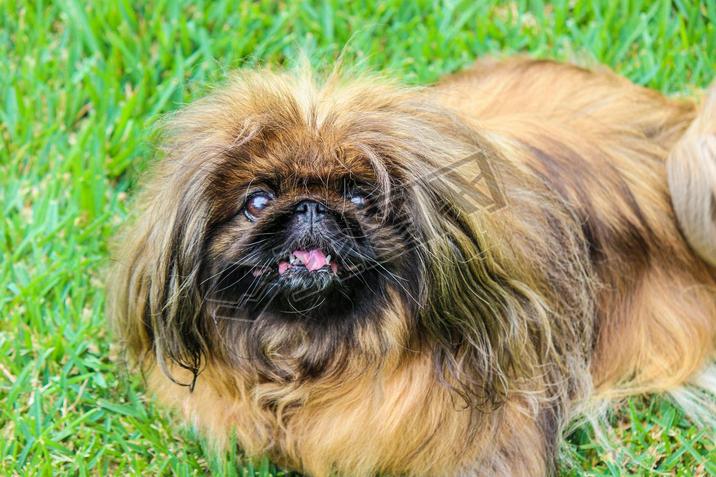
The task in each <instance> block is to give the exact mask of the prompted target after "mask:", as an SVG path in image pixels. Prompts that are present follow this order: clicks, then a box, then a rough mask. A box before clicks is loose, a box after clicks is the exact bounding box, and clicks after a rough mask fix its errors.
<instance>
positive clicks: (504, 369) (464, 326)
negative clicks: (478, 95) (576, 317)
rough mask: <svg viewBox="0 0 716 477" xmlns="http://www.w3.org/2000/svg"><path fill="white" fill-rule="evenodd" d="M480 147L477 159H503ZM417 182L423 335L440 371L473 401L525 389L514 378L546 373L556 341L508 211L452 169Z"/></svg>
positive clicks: (494, 402) (487, 401) (479, 403)
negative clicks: (476, 193) (472, 194)
mask: <svg viewBox="0 0 716 477" xmlns="http://www.w3.org/2000/svg"><path fill="white" fill-rule="evenodd" d="M477 154H479V155H481V156H480V157H479V158H478V157H476V158H473V159H478V160H480V161H494V160H499V156H495V157H491V154H494V151H489V150H488V149H486V148H484V147H482V148H481V149H480V150H478V152H477ZM458 159H459V158H458ZM443 163H449V162H447V161H443ZM453 163H455V160H453ZM425 177H427V178H429V180H426V179H424V178H425ZM413 184H414V186H413V188H412V193H413V194H414V198H413V200H412V201H410V202H413V204H414V205H413V207H414V210H413V211H411V215H412V217H414V218H415V228H416V230H417V234H418V237H419V240H418V242H419V243H418V245H417V249H416V253H417V254H418V260H417V263H419V264H420V266H421V267H422V270H421V275H422V282H423V283H424V287H425V288H424V292H423V293H422V294H421V295H422V296H423V300H424V304H423V307H422V311H421V314H420V317H419V328H420V330H421V332H422V333H423V336H424V340H423V341H424V342H425V343H428V344H429V345H430V346H432V347H433V349H432V352H433V355H434V359H435V365H436V368H437V372H438V373H439V375H440V376H442V378H443V379H444V381H445V383H447V384H448V385H450V386H452V387H453V389H454V390H455V391H456V392H457V393H458V394H459V395H460V396H461V398H462V399H463V400H464V401H465V402H466V403H467V405H468V406H470V407H478V408H482V407H485V408H491V407H494V406H498V405H499V404H500V403H501V402H503V401H504V400H505V399H506V397H507V395H508V393H510V392H514V391H519V389H516V386H519V385H516V384H515V383H519V382H527V381H528V380H529V379H530V378H531V377H533V376H535V373H540V372H541V371H537V369H538V368H540V363H541V362H542V360H543V358H544V356H546V354H547V352H548V351H547V349H548V348H549V347H551V338H550V333H551V330H550V324H549V315H550V310H548V309H547V305H546V303H549V300H548V299H545V298H546V297H544V296H543V295H542V294H541V290H540V286H538V285H536V281H535V278H534V276H530V274H529V272H528V271H527V270H526V269H527V268H532V267H533V265H532V264H530V265H527V263H525V268H524V269H522V270H520V263H519V260H521V259H522V258H521V257H520V256H519V254H515V253H514V251H513V250H509V247H510V245H509V244H508V243H506V242H507V241H506V240H505V239H506V235H504V234H505V232H506V231H507V228H508V227H509V225H506V224H505V223H502V224H500V222H505V221H508V220H509V219H508V217H509V216H510V212H509V211H508V210H505V211H502V212H499V211H498V212H494V208H491V206H490V204H489V203H483V204H482V205H484V207H483V206H482V205H480V204H476V202H475V200H474V198H473V199H470V198H466V197H465V196H464V195H461V194H460V193H459V192H457V191H460V190H462V191H465V190H470V188H473V189H474V188H475V187H476V184H475V182H474V180H473V177H465V176H464V175H461V174H459V173H457V172H456V171H451V170H447V171H443V172H442V173H440V174H433V173H428V174H423V178H420V177H419V178H416V179H414V181H413ZM479 199H480V197H477V200H479ZM515 232H516V233H520V231H519V230H515ZM507 233H508V234H509V231H507ZM522 260H523V259H522ZM545 288H546V285H545ZM521 378H522V379H521ZM508 386H511V388H508ZM523 390H524V389H523Z"/></svg>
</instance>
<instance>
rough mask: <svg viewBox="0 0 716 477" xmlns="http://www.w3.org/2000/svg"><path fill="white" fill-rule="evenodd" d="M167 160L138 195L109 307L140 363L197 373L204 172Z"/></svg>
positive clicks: (121, 336) (126, 344)
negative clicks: (169, 365)
mask: <svg viewBox="0 0 716 477" xmlns="http://www.w3.org/2000/svg"><path fill="white" fill-rule="evenodd" d="M162 166H164V167H163V168H162V169H163V170H161V171H160V173H159V174H158V175H155V179H154V180H153V181H151V182H150V184H149V185H148V187H147V189H146V191H145V192H144V193H143V195H142V196H141V197H140V199H139V207H140V208H141V209H142V210H141V212H140V217H139V219H138V221H137V222H136V223H135V224H133V226H131V227H130V228H129V229H128V230H127V233H126V234H125V235H124V237H123V239H122V241H121V242H120V243H119V252H118V254H117V263H116V264H115V266H114V269H113V273H112V274H111V280H110V283H109V307H110V308H109V313H110V319H111V323H112V327H113V329H114V332H115V335H116V336H117V337H118V338H119V340H120V342H121V343H122V344H123V346H122V349H125V350H127V351H128V352H129V354H130V357H131V358H132V359H133V360H134V361H135V362H136V363H138V364H140V365H145V364H149V363H151V362H153V361H154V360H156V362H157V363H159V365H160V366H162V368H163V369H164V371H167V366H166V365H167V362H168V361H171V362H172V363H173V364H176V365H178V366H180V367H182V368H185V369H188V370H190V371H191V372H192V373H193V374H194V375H195V376H196V374H197V373H198V370H199V366H200V361H201V358H202V355H203V354H204V352H205V350H206V345H205V341H204V338H205V337H206V336H207V335H206V333H207V330H206V329H205V326H206V323H205V322H204V321H203V320H202V302H201V294H200V291H199V287H200V284H199V280H200V278H199V274H200V260H201V257H202V254H203V250H202V247H203V243H204V237H205V234H206V229H207V217H208V210H205V208H206V205H205V204H206V203H207V201H206V200H202V199H201V195H202V189H204V187H203V186H202V183H203V181H204V178H203V177H202V174H201V173H200V172H198V171H194V172H192V171H190V170H187V171H186V173H184V174H181V173H180V174H177V173H176V172H177V171H176V170H170V171H168V170H167V169H170V168H171V165H169V167H167V164H163V165H162Z"/></svg>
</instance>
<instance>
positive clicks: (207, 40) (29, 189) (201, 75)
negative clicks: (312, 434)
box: [0, 0, 716, 476]
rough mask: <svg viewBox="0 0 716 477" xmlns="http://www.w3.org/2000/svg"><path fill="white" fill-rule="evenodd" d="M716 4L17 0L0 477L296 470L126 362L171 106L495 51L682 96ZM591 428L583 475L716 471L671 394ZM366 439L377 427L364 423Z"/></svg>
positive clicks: (9, 98) (430, 72)
mask: <svg viewBox="0 0 716 477" xmlns="http://www.w3.org/2000/svg"><path fill="white" fill-rule="evenodd" d="M715 25H716V2H715V1H714V0H705V1H704V2H702V3H700V4H699V3H693V2H686V1H681V0H675V1H673V2H672V1H646V0H644V1H619V0H608V1H602V2H599V1H595V2H582V1H579V0H577V1H569V2H567V1H560V2H556V3H554V4H550V5H547V4H544V3H542V2H539V1H535V2H524V1H520V2H509V3H507V2H497V1H482V2H458V1H453V2H444V3H431V2H423V1H419V2H411V3H402V2H399V1H397V0H386V1H381V2H376V3H373V2H368V1H362V2H352V3H347V4H344V5H342V4H339V3H338V2H334V1H325V2H308V1H303V0H297V1H292V2H287V1H284V2H282V3H280V4H279V5H278V6H277V5H275V4H274V3H273V2H269V1H261V2H257V3H251V4H250V3H248V2H241V3H239V2H236V3H234V2H228V1H225V0H217V1H199V2H191V3H189V2H178V1H167V0H159V1H156V2H131V1H130V0H117V1H114V2H110V1H99V0H95V1H90V0H87V1H80V0H61V1H57V2H47V1H43V0H37V1H29V0H28V1H20V2H16V1H13V0H0V58H1V59H0V208H1V212H0V214H1V215H0V257H1V260H0V475H65V474H68V475H164V474H166V475H204V474H207V473H210V472H211V473H214V474H216V475H247V476H250V475H261V476H267V475H282V473H281V472H280V471H278V470H277V469H276V468H275V467H273V466H272V465H270V464H269V463H268V462H267V461H262V462H255V463H248V462H244V461H243V460H242V459H241V457H240V456H239V455H238V454H232V455H228V456H215V457H212V456H211V455H210V454H209V453H208V452H207V450H206V448H205V446H204V444H202V442H201V440H200V439H199V438H198V437H197V436H196V435H195V434H193V433H192V431H191V430H189V429H180V428H177V427H176V426H174V425H172V424H171V421H170V420H169V419H168V416H167V415H166V414H165V413H163V412H162V411H161V410H159V409H157V407H156V406H155V405H153V404H152V402H151V400H148V399H147V397H146V396H145V395H144V392H143V389H142V383H141V380H140V379H138V378H137V377H135V376H126V375H125V374H123V373H122V372H121V370H119V369H117V368H116V367H115V366H114V364H113V362H112V355H113V351H112V347H111V345H110V337H109V336H108V333H107V330H106V323H105V316H104V312H103V308H104V292H103V287H104V273H105V270H106V268H107V264H108V246H107V244H108V241H109V240H110V239H111V238H112V236H113V235H114V234H115V231H116V229H117V226H118V224H120V223H121V222H122V220H123V219H124V218H125V217H126V215H127V212H128V210H130V209H131V203H132V201H131V199H132V196H133V192H134V188H135V183H136V180H137V177H138V175H139V173H140V172H141V171H142V170H143V169H145V168H146V166H147V164H148V163H149V162H150V161H151V159H152V154H153V153H152V150H153V144H154V142H155V138H156V135H155V130H156V124H157V121H158V119H160V118H161V117H162V115H163V114H165V113H167V112H170V111H173V110H176V109H177V108H179V107H181V105H182V104H185V103H186V102H187V101H189V100H191V99H193V98H196V97H199V96H201V95H202V94H203V93H205V92H206V91H207V90H208V88H210V86H211V85H212V84H215V83H216V82H217V81H220V80H221V79H222V78H224V77H225V75H226V73H227V71H230V70H232V69H235V68H241V67H250V66H252V65H256V64H270V65H274V66H276V67H281V66H290V65H291V64H292V63H294V62H295V60H296V58H297V57H298V56H299V51H304V52H305V53H306V54H307V55H308V56H309V57H310V58H311V60H312V61H313V62H314V64H316V65H317V66H321V65H330V64H331V62H332V61H333V60H334V59H335V58H336V57H337V55H339V54H340V53H341V52H343V53H344V55H345V58H346V61H347V62H349V63H351V64H354V65H355V64H357V65H359V67H362V68H370V69H381V70H386V71H389V72H390V73H391V74H393V75H396V76H397V77H400V78H403V79H404V80H405V81H406V82H408V83H411V84H426V83H430V82H431V81H434V80H435V79H437V78H438V77H439V76H440V75H442V74H444V73H447V72H452V71H456V70H458V69H460V68H462V67H464V66H466V65H469V64H470V63H471V62H472V61H473V60H474V59H475V58H476V57H478V56H480V55H485V54H494V55H505V54H509V53H515V52H520V53H526V54H529V55H533V56H539V57H548V58H558V59H574V60H577V61H580V62H582V63H586V64H593V63H596V62H602V63H605V64H607V65H609V66H611V67H612V68H614V69H616V70H617V71H618V72H619V73H621V74H623V75H626V76H627V77H629V78H631V79H632V80H633V81H635V82H637V83H639V84H643V85H646V86H649V87H653V88H656V89H659V90H662V91H665V92H667V93H670V94H679V93H689V92H692V91H694V90H696V89H698V88H702V87H704V86H706V85H707V84H708V83H709V82H710V81H711V79H712V78H714V77H716V71H715V70H716V26H715ZM611 423H612V426H613V427H612V428H613V429H614V432H615V433H616V435H617V436H618V438H619V439H620V441H621V442H622V446H620V447H619V448H618V449H619V450H611V451H609V450H608V449H605V448H603V447H601V446H600V445H598V444H595V441H594V439H593V435H592V432H591V430H590V429H589V428H587V427H584V428H581V429H579V430H578V431H576V432H575V433H573V434H572V435H571V436H570V438H569V441H568V445H567V446H566V448H565V454H568V455H570V456H571V462H572V463H571V464H570V465H567V464H565V465H563V467H562V473H563V474H564V475H625V474H630V475H634V474H636V475H654V474H665V475H666V474H668V475H673V474H676V475H694V474H696V475H716V448H715V447H714V442H713V435H712V434H709V433H708V432H707V431H706V430H702V429H699V428H697V427H695V426H692V425H690V424H689V422H688V421H687V420H686V419H685V418H684V416H683V415H682V414H681V413H680V412H679V410H678V409H676V408H674V407H673V406H671V405H670V404H669V403H668V401H667V400H665V399H663V398H651V399H649V398H640V399H634V400H632V401H630V402H627V403H625V404H623V405H622V406H620V407H619V409H617V410H616V411H615V412H614V413H613V415H612V417H611ZM356 432H360V430H359V429H357V430H356Z"/></svg>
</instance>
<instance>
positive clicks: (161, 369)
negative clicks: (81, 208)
mask: <svg viewBox="0 0 716 477" xmlns="http://www.w3.org/2000/svg"><path fill="white" fill-rule="evenodd" d="M715 134H716V89H712V90H711V93H710V96H707V98H706V100H705V101H704V102H703V106H701V107H700V108H699V107H698V106H697V104H696V103H695V102H694V101H690V100H674V99H669V98H666V97H664V96H663V95H661V94H659V93H657V92H654V91H650V90H648V89H644V88H642V87H639V86H636V85H634V84H632V83H630V82H628V81H626V80H624V79H622V78H620V77H617V76H616V75H614V74H612V73H611V72H609V71H606V70H595V71H591V70H588V69H584V68H581V67H577V66H573V65H569V64H561V63H556V62H552V61H536V60H530V59H524V58H517V59H512V60H507V61H494V60H485V61H482V62H479V63H478V64H477V65H476V66H475V67H473V68H471V69H469V70H466V71H464V72H461V73H458V74H455V75H452V76H448V77H446V78H444V79H443V80H442V81H441V82H439V83H438V84H436V85H434V86H431V87H426V88H410V87H404V86H401V85H399V84H397V83H396V82H393V81H390V80H388V79H385V78H382V77H377V76H358V77H346V75H345V74H341V73H337V72H334V73H333V74H329V75H327V76H326V77H325V78H324V79H323V80H317V79H314V78H313V77H312V75H311V74H310V73H309V72H307V71H303V70H301V71H299V72H294V73H274V72H271V71H267V70H260V71H246V72H240V73H238V75H237V76H236V77H235V78H234V79H233V80H231V81H230V82H229V83H228V84H227V85H226V86H225V87H223V88H222V89H219V90H217V91H216V92H214V93H212V94H210V95H209V96H208V97H206V98H204V99H202V100H199V101H197V102H195V103H193V104H191V105H189V106H188V107H186V108H185V109H184V110H182V111H181V112H179V113H178V114H176V115H175V116H174V117H173V118H171V120H170V121H168V124H167V127H166V137H165V139H164V141H163V149H162V151H163V152H162V156H163V158H162V159H161V160H160V161H159V162H158V163H157V165H156V167H155V168H154V170H153V172H152V173H151V174H150V175H149V177H148V179H147V181H146V183H145V184H144V187H143V193H142V194H141V195H140V197H139V199H138V201H137V207H138V213H137V217H136V219H135V220H134V222H133V224H132V225H130V226H129V227H128V228H127V229H126V232H125V234H124V235H123V239H122V241H121V243H120V244H119V247H118V248H119V250H118V252H117V254H116V259H117V263H116V265H115V269H114V273H113V275H112V280H111V286H110V287H109V293H110V315H111V320H112V323H113V325H114V330H115V333H116V335H117V337H118V340H119V342H120V344H121V347H122V349H123V350H125V351H126V354H127V355H128V357H129V358H130V359H131V362H133V363H135V364H136V365H139V366H140V367H141V368H142V369H143V371H144V372H145V373H146V376H147V382H148V387H149V388H150V389H151V391H152V392H153V393H155V394H156V395H157V396H158V398H159V399H160V401H161V402H163V403H165V404H166V405H168V406H171V407H173V408H175V409H177V410H179V411H180V412H181V413H182V414H183V415H184V417H185V418H186V420H188V421H189V422H191V423H194V424H195V425H196V426H198V428H199V429H200V430H201V431H202V432H203V433H204V434H205V435H206V436H208V437H209V438H210V439H211V440H212V441H213V442H214V443H216V445H217V446H219V447H220V446H225V445H227V443H228V442H229V441H230V440H231V439H230V438H231V437H232V436H236V438H237V440H238V442H239V444H240V446H241V448H242V449H243V450H244V451H245V452H246V453H247V455H249V456H258V455H268V456H270V457H271V458H272V459H274V461H276V462H277V463H278V464H280V465H283V466H286V467H288V468H291V469H296V470H298V471H301V472H304V473H306V474H308V475H312V476H319V477H320V476H329V475H346V476H373V475H376V474H384V475H396V476H397V475H413V476H433V475H445V476H468V475H503V476H542V475H549V474H552V473H553V472H554V471H555V468H556V462H557V455H558V452H557V450H558V448H559V444H560V434H561V432H562V430H563V429H564V426H565V424H566V423H568V422H569V421H570V420H571V419H573V418H574V417H575V416H576V415H577V414H578V413H579V412H582V410H584V409H586V408H588V407H589V403H592V402H595V401H596V400H600V399H601V400H603V399H616V398H620V397H623V396H627V395H631V394H635V393H652V392H667V391H671V390H674V389H677V388H679V387H680V386H683V385H684V384H685V383H687V382H689V381H692V380H693V379H694V378H695V377H696V376H697V375H698V373H699V372H702V371H703V370H704V369H706V368H707V366H708V365H709V363H710V362H711V360H712V359H713V358H714V351H715V347H716V135H715ZM711 377H713V374H712V375H711Z"/></svg>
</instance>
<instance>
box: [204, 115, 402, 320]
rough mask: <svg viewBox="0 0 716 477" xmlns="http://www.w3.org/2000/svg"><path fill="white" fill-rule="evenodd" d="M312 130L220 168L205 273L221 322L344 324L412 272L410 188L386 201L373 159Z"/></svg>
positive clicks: (258, 145) (370, 312)
mask: <svg viewBox="0 0 716 477" xmlns="http://www.w3.org/2000/svg"><path fill="white" fill-rule="evenodd" d="M328 132H329V131H328V130H326V131H322V133H323V134H326V133H328ZM319 134H321V132H319ZM287 136H288V137H287ZM310 136H311V135H310V131H308V130H306V129H305V128H301V126H300V125H297V128H296V129H295V130H294V131H293V132H292V133H288V134H286V135H283V136H282V137H281V138H273V139H274V140H272V138H270V137H265V136H264V137H258V138H254V140H253V142H252V141H249V142H247V143H246V144H245V145H244V147H243V148H242V150H241V152H236V151H235V152H234V154H232V155H230V156H229V157H226V158H225V159H224V160H223V161H221V162H220V163H219V164H218V165H217V167H216V169H215V170H214V172H213V176H214V179H213V180H212V181H211V183H212V184H213V187H214V188H215V189H214V194H213V196H214V198H213V199H211V200H214V201H215V202H216V205H215V206H213V207H212V209H213V210H216V211H218V212H220V213H219V216H218V217H216V218H214V220H213V222H214V223H213V224H212V225H211V226H210V228H209V230H210V232H209V233H208V234H207V238H206V250H207V253H206V263H205V264H204V270H203V271H204V272H205V278H204V284H205V285H206V288H205V292H204V293H206V295H207V299H208V302H209V303H210V304H213V305H215V306H213V308H212V312H213V313H214V314H215V316H216V317H217V318H218V319H223V318H227V317H228V318H231V317H241V318H242V319H247V320H251V321H255V320H263V321H269V322H274V323H279V322H280V323H282V324H283V325H287V326H290V325H291V324H296V325H301V326H303V327H307V326H310V327H312V328H315V327H334V328H335V327H340V328H342V329H344V330H347V328H348V327H350V326H351V324H352V322H357V321H360V320H364V319H370V317H372V316H376V315H379V314H380V308H381V307H382V306H384V302H385V300H386V297H387V294H388V288H390V287H393V286H398V285H399V283H400V281H406V280H409V279H410V278H411V277H410V276H409V275H410V274H409V273H408V270H407V269H406V267H405V265H406V261H407V260H409V259H410V257H411V253H410V252H411V249H412V248H413V246H412V242H411V238H410V237H411V236H410V234H409V231H408V230H406V223H405V217H406V210H405V208H404V207H403V200H404V197H403V194H400V193H398V192H395V193H393V194H392V196H391V197H392V198H393V200H392V201H386V200H385V199H386V196H385V194H384V189H383V186H382V185H381V184H380V183H379V179H378V176H379V173H378V172H377V171H376V170H375V169H374V167H373V165H372V164H371V163H370V161H369V160H368V159H367V158H365V157H362V156H361V155H360V154H359V153H358V152H357V151H353V150H350V144H346V142H342V141H340V140H339V141H337V142H336V143H333V144H326V142H327V141H326V140H325V139H324V138H323V137H321V136H320V135H319V136H318V137H316V138H314V139H313V140H312V138H311V137H310ZM287 139H288V141H287ZM321 142H323V144H321ZM322 146H323V147H322ZM408 286H409V287H411V288H412V285H411V284H408ZM216 305H218V306H216Z"/></svg>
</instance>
